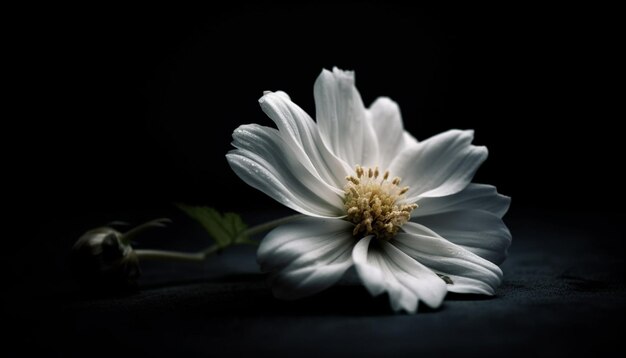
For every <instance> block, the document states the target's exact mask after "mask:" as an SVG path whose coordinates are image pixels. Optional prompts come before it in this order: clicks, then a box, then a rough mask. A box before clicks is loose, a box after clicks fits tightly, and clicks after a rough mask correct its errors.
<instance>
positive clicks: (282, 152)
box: [233, 124, 343, 212]
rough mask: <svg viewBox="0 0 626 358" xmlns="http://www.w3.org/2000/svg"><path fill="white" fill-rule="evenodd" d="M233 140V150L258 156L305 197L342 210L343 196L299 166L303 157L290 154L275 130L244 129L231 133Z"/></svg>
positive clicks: (250, 127) (302, 155)
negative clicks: (296, 184) (289, 176)
mask: <svg viewBox="0 0 626 358" xmlns="http://www.w3.org/2000/svg"><path fill="white" fill-rule="evenodd" d="M233 139H234V141H233V145H234V146H235V147H237V148H239V149H242V150H247V151H249V152H252V153H255V154H257V155H258V156H259V157H261V158H263V159H264V160H265V161H267V162H268V163H269V164H270V165H271V166H272V167H273V168H274V169H275V170H276V171H277V172H279V173H283V176H284V177H286V176H287V175H286V174H285V173H289V174H291V175H293V178H294V179H295V181H296V183H298V184H301V185H298V186H299V187H300V186H302V187H303V188H305V189H308V190H306V192H307V194H308V192H309V191H310V192H312V193H313V194H314V195H315V196H316V197H317V198H318V199H317V200H318V201H321V202H323V203H325V204H328V205H331V206H334V207H335V208H337V211H338V212H341V211H342V210H343V200H342V197H343V192H341V195H340V194H337V193H336V192H335V191H334V190H333V187H332V186H331V185H329V184H327V183H326V182H324V181H323V180H322V178H320V177H319V176H318V175H315V174H316V173H315V174H312V173H310V172H309V171H308V170H307V169H306V168H305V166H304V164H302V163H303V162H306V158H305V155H304V153H302V152H293V151H291V150H290V149H289V147H288V145H287V144H286V143H285V142H284V140H283V139H282V138H281V137H280V134H279V132H278V131H277V130H276V129H274V128H270V127H263V126H259V125H256V124H248V125H243V126H240V127H239V128H237V129H236V130H235V131H234V132H233ZM244 153H245V152H244ZM283 184H284V183H283Z"/></svg>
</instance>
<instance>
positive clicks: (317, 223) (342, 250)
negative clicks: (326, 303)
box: [257, 217, 355, 299]
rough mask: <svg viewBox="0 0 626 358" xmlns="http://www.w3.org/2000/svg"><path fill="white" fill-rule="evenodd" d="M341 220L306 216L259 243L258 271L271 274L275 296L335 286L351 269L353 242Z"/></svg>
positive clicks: (349, 227) (292, 296)
mask: <svg viewBox="0 0 626 358" xmlns="http://www.w3.org/2000/svg"><path fill="white" fill-rule="evenodd" d="M351 230H352V225H351V224H350V223H348V222H346V221H343V220H330V219H316V218H310V217H308V218H307V217H305V218H302V219H298V220H296V221H293V222H291V223H288V224H285V225H282V226H280V227H278V228H276V229H274V230H272V231H271V232H270V233H269V234H267V236H266V237H265V238H264V239H263V241H262V242H261V245H260V246H259V250H258V252H257V260H258V262H259V264H260V265H261V270H262V271H265V272H273V275H272V276H271V283H272V289H273V292H274V295H275V296H276V297H278V298H282V299H296V298H301V297H305V296H309V295H312V294H315V293H317V292H320V291H322V290H324V289H326V288H328V287H330V286H332V285H333V284H335V283H336V282H337V281H338V280H339V279H340V278H341V277H342V276H343V274H344V273H345V271H346V270H347V269H348V268H350V267H351V266H352V257H351V252H352V248H353V246H354V243H355V240H354V238H353V236H352V233H351Z"/></svg>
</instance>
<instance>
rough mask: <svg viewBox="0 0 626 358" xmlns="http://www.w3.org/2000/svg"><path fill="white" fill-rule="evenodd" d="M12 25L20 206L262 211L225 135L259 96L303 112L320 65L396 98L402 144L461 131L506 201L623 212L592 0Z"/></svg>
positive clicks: (180, 14) (40, 20) (598, 17)
mask: <svg viewBox="0 0 626 358" xmlns="http://www.w3.org/2000/svg"><path fill="white" fill-rule="evenodd" d="M30 20H31V21H30V22H29V25H28V26H26V27H25V31H26V32H27V33H29V34H30V38H29V41H24V42H22V47H23V49H22V50H23V51H18V52H17V54H18V56H19V57H18V60H19V61H21V63H20V65H21V66H20V68H21V69H22V70H21V71H20V72H19V75H20V76H23V77H24V79H23V80H21V81H20V84H21V85H22V86H24V87H25V90H26V91H27V93H26V94H27V95H28V96H29V97H28V98H29V100H28V102H27V103H25V104H24V106H25V107H23V108H21V111H20V117H19V121H16V122H17V125H18V126H21V127H22V128H21V130H22V131H23V132H24V133H23V134H24V138H23V141H21V143H19V144H18V146H17V148H14V151H13V152H12V154H13V153H14V154H17V155H18V156H19V159H17V164H18V166H19V168H18V170H17V171H14V173H17V175H18V178H19V184H20V187H21V188H24V189H22V190H20V192H21V194H23V195H24V196H25V197H24V201H26V202H28V203H32V204H33V205H36V206H38V207H44V208H46V209H47V211H48V212H52V213H53V215H59V216H61V217H62V216H65V215H66V214H75V213H84V212H85V211H87V212H92V211H101V210H109V211H115V210H119V209H120V208H128V209H131V211H132V210H135V209H137V210H141V209H145V208H146V207H153V206H154V205H155V204H161V203H169V202H174V201H186V202H196V203H203V204H207V205H212V206H216V207H219V208H223V209H229V210H241V208H242V207H245V208H250V209H264V208H268V207H273V208H276V207H279V205H278V204H276V203H274V202H273V200H271V199H268V198H266V197H265V196H264V195H263V194H261V193H258V192H257V191H256V190H253V189H251V188H249V187H247V186H246V185H245V184H243V182H241V181H240V180H239V179H238V178H237V177H236V176H235V175H234V174H233V173H232V171H231V170H230V168H229V167H228V165H227V163H226V161H225V158H224V154H225V153H226V152H227V151H228V150H229V149H230V145H229V143H230V140H231V139H230V135H231V133H232V131H233V130H234V129H235V128H236V127H237V126H238V125H240V124H245V123H261V124H264V125H272V124H271V121H270V120H269V119H268V118H266V117H265V115H264V114H263V113H262V112H261V110H260V108H259V106H258V104H257V100H258V98H259V97H260V96H261V94H262V91H263V90H284V91H286V92H287V93H289V94H290V95H291V97H292V99H293V100H294V101H295V102H296V103H298V104H299V105H300V106H301V107H303V108H304V109H305V110H306V111H307V112H309V113H310V114H311V115H312V116H314V113H315V112H314V104H313V94H312V89H313V82H314V80H315V78H316V77H317V75H318V74H319V72H320V71H321V69H322V68H332V66H338V67H340V68H343V69H353V70H355V71H356V76H357V86H358V88H359V90H360V92H361V94H362V97H363V99H364V101H365V103H366V105H369V104H370V103H371V102H372V101H373V100H374V99H375V98H376V97H378V96H389V97H391V98H392V99H394V100H396V101H397V102H398V103H399V104H400V107H401V110H402V114H403V118H404V122H405V126H406V128H407V129H408V130H409V131H410V132H411V133H413V134H414V135H415V136H416V137H417V138H418V139H425V138H427V137H429V136H431V135H433V134H436V133H439V132H441V131H444V130H447V129H450V128H461V129H470V128H473V129H475V130H476V140H475V143H477V144H479V145H486V146H487V147H488V148H489V150H490V157H489V159H488V160H487V162H486V163H485V164H484V165H483V167H482V168H481V170H480V171H479V173H478V175H477V177H476V181H478V182H485V183H491V184H494V185H497V187H498V188H499V190H500V192H502V193H504V194H506V195H509V196H511V197H513V200H514V201H513V203H514V204H513V207H512V210H516V209H517V208H522V207H523V208H531V209H549V210H559V211H560V210H566V211H605V210H612V208H613V207H616V208H617V209H618V210H620V211H623V205H620V203H621V202H623V199H624V191H623V190H622V189H621V182H622V178H621V177H620V175H619V174H617V173H616V169H617V168H618V167H619V166H620V165H621V158H620V157H621V155H620V154H621V152H622V150H621V143H620V138H621V134H620V131H619V130H617V129H616V126H617V122H618V121H619V118H618V116H616V114H615V113H612V112H611V111H610V110H609V108H610V106H611V105H613V103H612V102H613V101H614V99H615V94H612V93H611V92H609V91H608V89H609V88H610V87H608V84H609V83H610V82H612V76H614V74H612V73H611V72H610V69H609V66H610V63H611V62H612V61H613V53H614V52H615V48H616V47H615V45H616V43H615V42H613V41H612V40H611V37H610V36H611V35H612V33H613V30H612V29H613V28H612V25H613V24H612V22H611V20H610V19H609V18H608V17H607V16H606V14H605V13H602V12H600V11H599V10H597V9H584V8H579V9H571V8H570V9H561V8H516V7H513V6H511V7H504V8H443V9H442V8H438V9H417V8H412V7H406V6H401V5H397V4H395V5H387V4H382V3H367V4H343V5H332V6H329V5H328V6H327V5H306V4H305V5H297V6H296V5H279V4H263V5H233V6H230V7H224V6H221V7H217V8H207V9H203V10H199V9H185V10H181V9H169V8H160V9H154V8H145V9H141V10H136V9H133V10H132V11H131V10H128V9H86V10H84V11H83V12H82V13H81V14H80V16H77V15H75V14H73V13H69V12H68V13H64V12H63V11H59V10H58V9H57V11H55V12H51V13H50V14H45V15H41V14H40V16H38V17H33V18H32V19H30ZM21 57H23V59H22V58H21ZM5 135H8V136H9V137H11V136H12V134H11V132H8V133H7V132H5ZM9 139H11V138H9ZM11 156H13V155H11ZM224 192H228V195H218V193H220V194H221V193H224Z"/></svg>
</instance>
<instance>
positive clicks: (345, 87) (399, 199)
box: [226, 68, 511, 312]
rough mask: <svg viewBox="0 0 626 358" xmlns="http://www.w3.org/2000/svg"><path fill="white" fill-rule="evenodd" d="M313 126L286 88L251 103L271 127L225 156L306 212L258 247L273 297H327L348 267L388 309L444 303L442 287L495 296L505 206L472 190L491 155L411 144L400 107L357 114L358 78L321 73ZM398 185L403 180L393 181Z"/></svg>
mask: <svg viewBox="0 0 626 358" xmlns="http://www.w3.org/2000/svg"><path fill="white" fill-rule="evenodd" d="M314 95H315V106H316V117H317V123H316V122H315V121H313V119H312V118H311V117H310V116H309V115H308V114H307V113H305V112H304V111H303V110H302V109H301V108H300V107H298V106H297V105H296V104H294V103H293V102H291V100H290V98H289V96H288V95H287V94H286V93H284V92H265V94H264V95H263V97H261V99H260V100H259V103H260V104H261V108H262V109H263V111H264V112H265V113H266V114H267V115H268V116H269V117H270V118H271V119H272V120H273V121H274V122H275V123H276V125H277V127H278V130H276V129H274V128H270V127H264V126H259V125H256V124H249V125H243V126H240V127H239V128H237V129H236V130H235V132H234V133H233V138H234V141H233V145H234V146H235V147H236V148H237V149H235V150H232V151H231V152H229V153H228V154H227V155H226V157H227V159H228V162H229V163H230V166H231V167H232V169H233V170H234V171H235V173H237V175H238V176H239V177H240V178H241V179H243V180H244V181H245V182H246V183H248V184H249V185H251V186H253V187H254V188H256V189H258V190H261V191H262V192H264V193H265V194H267V195H269V196H270V197H272V198H274V199H275V200H277V201H279V202H280V203H282V204H284V205H286V206H288V207H290V208H291V209H293V210H296V211H298V212H300V213H302V214H304V215H306V217H303V218H301V219H298V220H296V221H293V222H290V223H288V224H285V225H283V226H280V227H278V228H276V229H274V230H273V231H271V232H270V233H269V234H268V235H267V236H266V237H265V239H264V240H263V242H262V243H261V245H260V247H259V250H258V262H259V264H260V265H261V269H262V270H263V271H265V272H271V273H272V274H271V282H272V286H273V292H274V295H275V296H276V297H279V298H284V299H294V298H299V297H304V296H308V295H311V294H314V293H317V292H319V291H321V290H324V289H326V288H328V287H330V286H331V285H333V284H334V283H336V282H337V281H338V280H339V279H340V278H341V277H342V276H343V275H344V273H345V272H346V271H347V270H348V269H349V268H350V267H353V266H354V267H355V268H356V273H357V274H358V277H359V278H360V280H361V281H362V283H363V284H364V285H365V287H366V288H367V289H368V291H369V292H370V293H371V294H372V295H378V294H381V293H383V292H387V293H388V295H389V300H390V303H391V306H392V308H393V309H394V310H396V311H398V310H406V311H407V312H415V311H416V310H417V306H418V301H420V300H421V301H423V302H424V303H425V304H426V305H428V306H430V307H433V308H435V307H438V306H439V305H441V302H442V301H443V298H444V296H445V295H446V292H448V291H449V292H459V293H477V294H485V295H493V294H494V292H495V288H496V287H497V286H498V285H499V284H500V281H501V279H502V271H501V270H500V268H499V267H498V266H497V265H498V264H500V263H501V262H502V261H503V260H504V258H505V257H506V251H507V248H508V247H509V245H510V243H511V235H510V233H509V230H508V229H507V227H506V226H505V224H504V223H503V222H502V220H501V218H502V216H503V215H504V214H505V212H506V211H507V209H508V207H509V202H510V199H509V198H508V197H505V196H502V195H499V194H498V193H497V192H496V189H495V187H493V186H489V185H484V184H471V183H470V181H471V180H472V177H473V175H474V173H475V172H476V170H477V169H478V167H479V166H480V164H481V163H482V162H483V161H484V160H485V159H486V158H487V148H485V147H477V146H474V145H472V144H471V142H472V139H473V131H469V130H468V131H461V130H450V131H447V132H444V133H441V134H439V135H436V136H434V137H431V138H429V139H426V140H424V141H422V142H418V141H417V140H416V139H415V138H414V137H412V136H411V135H410V134H409V133H408V132H406V131H405V130H404V129H403V125H402V119H401V116H400V110H399V108H398V105H397V104H396V103H395V102H393V101H391V100H390V99H388V98H384V97H381V98H378V99H377V100H376V101H374V103H373V104H372V105H371V106H370V108H365V106H364V105H363V102H362V100H361V97H360V95H359V92H358V91H357V89H356V87H355V86H354V73H353V72H345V71H341V70H339V69H337V68H334V69H333V71H332V72H330V71H327V70H323V71H322V73H321V74H320V75H319V77H318V78H317V80H316V82H315V86H314ZM400 178H402V179H400Z"/></svg>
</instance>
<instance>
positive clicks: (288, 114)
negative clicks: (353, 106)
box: [259, 91, 352, 193]
mask: <svg viewBox="0 0 626 358" xmlns="http://www.w3.org/2000/svg"><path fill="white" fill-rule="evenodd" d="M259 104H260V105H261V109H262V110H263V112H265V114H267V116H268V117H270V119H272V120H273V121H274V123H276V126H277V127H278V130H279V133H280V136H281V137H282V138H283V140H284V141H285V143H286V144H287V145H288V146H289V148H290V149H291V150H292V151H293V153H294V155H298V157H299V158H302V159H303V161H302V164H303V165H304V166H305V167H306V168H307V170H308V171H309V172H310V173H312V174H313V175H316V176H319V177H320V178H322V179H323V180H324V181H325V182H326V183H328V184H330V185H332V186H333V187H335V188H336V190H335V192H337V193H341V192H343V187H344V185H345V177H346V176H347V175H348V173H349V172H351V170H352V166H350V165H348V164H346V163H345V162H344V161H342V160H341V159H339V158H337V157H336V156H335V155H334V154H332V153H331V152H330V150H329V149H328V148H327V147H326V146H325V145H324V143H323V141H322V139H321V138H320V134H319V131H318V128H317V126H316V124H315V122H314V121H313V119H312V118H311V117H310V116H309V115H308V114H307V113H306V112H304V110H302V108H300V107H298V106H297V105H296V104H295V103H293V102H291V99H290V98H289V96H288V95H287V94H286V93H284V92H280V91H279V92H265V94H264V95H263V97H261V99H259Z"/></svg>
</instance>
